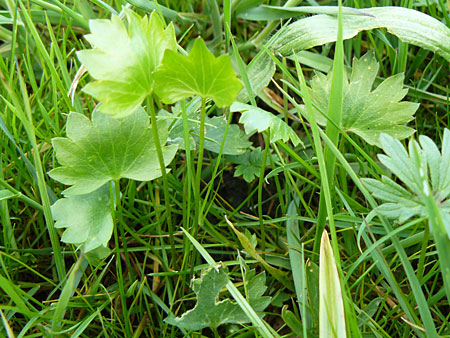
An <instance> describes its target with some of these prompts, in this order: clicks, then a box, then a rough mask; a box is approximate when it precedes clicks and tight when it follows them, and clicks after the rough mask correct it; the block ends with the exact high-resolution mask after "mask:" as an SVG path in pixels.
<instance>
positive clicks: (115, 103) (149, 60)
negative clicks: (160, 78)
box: [77, 9, 176, 117]
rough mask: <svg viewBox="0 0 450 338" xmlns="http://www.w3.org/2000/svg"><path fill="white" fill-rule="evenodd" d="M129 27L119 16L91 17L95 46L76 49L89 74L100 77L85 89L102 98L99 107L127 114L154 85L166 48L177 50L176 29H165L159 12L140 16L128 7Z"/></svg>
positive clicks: (122, 114)
mask: <svg viewBox="0 0 450 338" xmlns="http://www.w3.org/2000/svg"><path fill="white" fill-rule="evenodd" d="M125 13H126V16H127V23H128V28H127V27H126V26H125V24H124V23H123V22H122V21H121V20H120V19H119V17H117V16H112V18H111V20H105V19H99V20H91V21H90V22H89V26H90V29H91V34H89V35H86V37H85V38H86V39H87V40H88V41H89V42H90V43H91V45H92V46H93V49H89V50H82V51H79V52H77V55H78V58H79V59H80V61H81V62H82V63H83V64H84V65H85V66H86V68H87V70H88V71H89V74H90V75H91V76H92V77H93V78H94V79H95V80H97V81H95V82H91V83H89V84H88V85H87V86H85V87H84V88H83V91H85V92H86V93H88V94H89V95H92V96H93V97H94V98H96V99H97V100H99V101H102V105H101V106H100V108H99V109H100V111H101V112H103V113H105V114H111V115H113V116H115V117H125V116H128V115H130V114H131V113H132V112H133V111H135V110H136V109H137V108H138V107H139V106H140V105H141V104H142V101H143V100H144V99H145V98H146V97H147V96H148V95H150V94H151V92H152V89H153V72H154V71H155V69H156V67H158V66H159V64H160V62H161V59H162V57H163V54H164V50H166V49H170V50H176V38H175V30H174V28H173V26H172V24H170V25H169V26H168V27H167V28H166V29H164V25H163V23H162V21H161V19H160V18H159V17H158V15H157V14H156V13H155V12H153V14H152V15H151V16H150V19H149V18H148V17H147V16H145V17H143V18H141V17H140V16H139V15H137V14H136V13H134V12H132V11H131V10H129V9H125Z"/></svg>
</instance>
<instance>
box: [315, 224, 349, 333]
mask: <svg viewBox="0 0 450 338" xmlns="http://www.w3.org/2000/svg"><path fill="white" fill-rule="evenodd" d="M319 268H320V271H319V332H320V334H319V335H320V337H335V338H345V337H347V333H346V331H345V313H344V303H343V301H342V291H341V284H340V281H339V274H338V271H337V268H336V261H335V258H334V255H333V249H332V248H331V244H330V240H329V239H328V232H327V231H326V230H324V231H323V233H322V241H321V242H320V266H319Z"/></svg>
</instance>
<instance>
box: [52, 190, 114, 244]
mask: <svg viewBox="0 0 450 338" xmlns="http://www.w3.org/2000/svg"><path fill="white" fill-rule="evenodd" d="M51 210H52V214H53V218H54V219H55V221H56V223H55V228H66V230H65V231H64V233H63V234H62V237H61V240H62V241H63V242H65V243H70V244H75V245H77V246H80V245H84V250H85V252H89V251H93V250H94V249H97V248H106V247H107V245H108V241H109V240H110V238H111V235H112V231H113V219H112V215H111V200H110V192H109V187H108V185H107V184H105V185H104V186H102V187H101V188H99V189H97V190H95V191H93V192H91V193H89V194H85V195H77V196H70V197H66V198H62V199H60V200H58V201H56V203H55V204H53V205H52V207H51Z"/></svg>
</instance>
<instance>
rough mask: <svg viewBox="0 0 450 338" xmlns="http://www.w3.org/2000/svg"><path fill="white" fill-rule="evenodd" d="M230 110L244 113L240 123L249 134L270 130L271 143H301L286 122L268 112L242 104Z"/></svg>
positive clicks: (236, 104)
mask: <svg viewBox="0 0 450 338" xmlns="http://www.w3.org/2000/svg"><path fill="white" fill-rule="evenodd" d="M230 110H231V111H232V112H236V111H240V112H243V113H242V115H241V118H240V119H239V122H240V123H242V124H243V125H244V128H245V132H246V133H247V134H249V133H251V132H252V131H254V130H257V131H258V132H259V133H261V132H263V131H264V130H267V129H269V130H270V142H271V143H274V142H277V141H279V140H282V141H283V142H288V141H289V140H291V142H292V143H293V144H294V146H296V145H298V144H299V143H301V141H300V139H299V137H298V136H297V134H296V133H295V132H294V131H293V130H292V128H291V127H290V126H289V125H288V124H287V123H286V122H284V121H283V120H282V119H280V118H279V117H277V116H275V115H273V114H272V113H270V112H268V111H265V110H263V109H261V108H258V107H254V106H251V105H248V104H245V103H240V102H235V103H233V104H232V105H231V107H230Z"/></svg>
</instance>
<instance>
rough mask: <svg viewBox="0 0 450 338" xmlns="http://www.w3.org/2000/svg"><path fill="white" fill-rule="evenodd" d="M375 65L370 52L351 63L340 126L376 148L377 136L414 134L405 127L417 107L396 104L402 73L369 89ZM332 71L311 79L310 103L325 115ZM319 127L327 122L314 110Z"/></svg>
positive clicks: (401, 91) (401, 92)
mask: <svg viewBox="0 0 450 338" xmlns="http://www.w3.org/2000/svg"><path fill="white" fill-rule="evenodd" d="M378 67H379V66H378V62H377V61H376V58H375V55H374V53H373V52H372V51H370V52H368V53H367V54H365V55H364V56H362V57H361V58H360V59H355V60H354V61H353V68H352V74H351V77H350V81H348V80H344V89H343V93H344V98H343V112H342V113H343V115H342V125H341V127H342V128H343V129H344V130H345V131H347V132H351V133H355V134H357V135H359V136H360V137H362V138H363V139H364V140H365V141H366V142H368V143H369V144H373V145H377V146H380V143H379V137H380V134H381V133H386V134H389V135H391V136H393V137H395V138H398V139H404V138H406V137H408V136H410V135H412V134H413V133H414V130H413V129H411V128H409V127H407V126H405V124H406V123H407V122H408V121H410V120H412V119H413V115H414V113H415V111H416V110H417V108H418V107H419V105H418V104H417V103H413V102H400V101H401V100H402V99H403V98H404V97H405V95H406V93H407V90H406V89H404V88H403V74H397V75H394V76H391V77H389V78H387V79H385V80H384V81H383V82H382V83H381V84H380V85H379V86H378V87H377V88H376V89H374V90H372V87H373V83H374V81H375V78H376V76H377V73H378ZM331 78H332V72H330V73H329V74H328V75H327V76H325V75H323V74H321V73H318V74H317V75H316V76H314V78H313V79H312V80H311V83H310V85H311V88H310V97H311V100H312V102H313V103H314V104H315V105H316V106H317V107H318V109H320V110H321V112H324V113H326V112H327V111H328V98H329V97H330V91H331ZM314 111H315V113H316V120H317V122H318V123H319V124H322V125H326V123H327V119H326V118H325V117H324V116H323V115H322V113H321V112H319V110H316V109H314Z"/></svg>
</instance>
